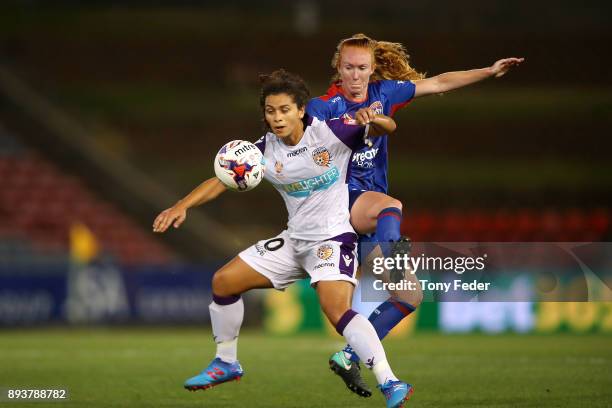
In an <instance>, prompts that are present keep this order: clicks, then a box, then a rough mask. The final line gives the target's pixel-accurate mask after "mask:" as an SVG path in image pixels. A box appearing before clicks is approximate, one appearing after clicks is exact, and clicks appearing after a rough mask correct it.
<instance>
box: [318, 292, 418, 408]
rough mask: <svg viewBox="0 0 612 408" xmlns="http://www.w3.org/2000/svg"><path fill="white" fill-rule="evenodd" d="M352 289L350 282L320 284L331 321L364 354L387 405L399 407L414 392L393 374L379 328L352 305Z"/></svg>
mask: <svg viewBox="0 0 612 408" xmlns="http://www.w3.org/2000/svg"><path fill="white" fill-rule="evenodd" d="M352 292H353V285H352V284H351V283H349V282H345V281H333V282H332V281H320V282H318V283H317V294H318V295H319V302H320V303H321V308H322V309H323V312H324V313H325V315H326V316H327V318H328V319H329V321H330V322H331V323H332V324H333V325H334V326H335V327H336V331H337V332H338V333H339V334H341V335H342V336H344V338H345V339H346V340H347V342H348V343H349V344H350V345H351V346H352V347H353V349H354V350H355V351H356V352H357V353H358V354H359V355H360V356H362V358H363V360H364V363H365V365H366V367H368V368H370V369H371V370H372V372H373V373H374V375H375V376H376V380H377V381H378V384H379V386H378V387H379V388H380V390H381V391H382V392H383V394H384V396H385V399H386V400H387V406H388V407H393V408H396V407H400V406H402V405H403V402H404V401H405V400H406V399H408V398H409V397H410V395H411V394H412V386H411V385H410V384H406V383H404V382H401V381H399V380H398V379H397V377H396V376H395V375H394V374H393V371H392V370H391V367H390V366H389V363H388V362H387V357H386V355H385V350H384V349H383V347H382V344H381V343H380V340H379V339H378V334H377V333H376V330H375V329H374V327H373V326H372V324H371V323H370V322H369V321H368V319H366V318H365V317H364V316H362V315H360V314H358V313H357V312H355V311H354V310H352V309H351V308H350V301H351V297H352ZM342 310H344V312H342Z"/></svg>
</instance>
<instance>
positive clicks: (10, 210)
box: [0, 129, 175, 265]
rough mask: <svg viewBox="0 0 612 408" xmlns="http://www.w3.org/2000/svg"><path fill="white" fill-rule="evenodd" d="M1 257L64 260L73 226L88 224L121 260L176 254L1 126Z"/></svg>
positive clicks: (158, 260)
mask: <svg viewBox="0 0 612 408" xmlns="http://www.w3.org/2000/svg"><path fill="white" fill-rule="evenodd" d="M0 186H1V188H0V262H2V263H5V264H10V265H14V264H19V263H28V264H31V263H32V262H43V263H45V262H46V263H62V262H66V260H67V257H68V255H67V254H68V253H69V247H70V243H69V231H70V228H71V226H73V225H75V224H76V223H80V224H83V225H85V226H87V227H88V228H89V229H90V230H91V232H92V233H93V235H94V236H95V237H96V239H97V240H98V243H99V245H100V247H101V249H102V253H103V254H105V255H106V256H110V257H111V258H113V259H115V260H116V261H117V262H118V263H120V264H127V265H130V264H162V263H167V262H170V261H171V260H173V259H174V258H175V255H173V254H172V252H171V250H169V249H168V248H166V247H165V246H163V245H162V244H160V243H158V242H157V241H156V240H155V239H154V238H153V237H152V236H151V234H150V233H149V232H148V231H144V229H143V228H142V227H140V226H138V225H137V224H135V223H134V222H133V221H132V220H131V219H130V218H128V217H127V216H126V215H124V214H123V213H122V212H121V211H120V210H119V209H117V208H116V207H115V206H113V205H112V204H110V203H108V202H106V201H105V200H104V199H102V198H100V197H97V196H96V194H95V193H94V192H92V191H91V190H89V189H88V188H87V187H86V186H85V185H84V184H83V182H82V181H81V180H80V179H79V178H77V177H75V176H73V175H70V174H68V173H66V172H64V171H62V170H61V169H60V168H58V167H57V166H55V165H54V164H52V163H51V162H50V161H48V160H46V159H45V158H43V157H42V156H41V155H40V154H38V153H36V152H35V151H33V150H30V149H28V148H26V147H25V146H24V145H22V144H21V143H19V141H18V140H17V139H16V138H15V137H14V136H12V135H11V134H10V133H8V132H7V131H6V130H3V129H0Z"/></svg>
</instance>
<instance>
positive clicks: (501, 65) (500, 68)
mask: <svg viewBox="0 0 612 408" xmlns="http://www.w3.org/2000/svg"><path fill="white" fill-rule="evenodd" d="M523 61H525V58H504V59H500V60H499V61H497V62H495V64H493V65H492V66H491V72H492V73H493V75H494V76H495V78H499V77H502V76H504V75H505V74H506V72H508V71H509V70H510V68H512V67H514V66H517V65H520V64H521V63H522V62H523Z"/></svg>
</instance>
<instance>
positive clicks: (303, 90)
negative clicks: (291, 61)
mask: <svg viewBox="0 0 612 408" xmlns="http://www.w3.org/2000/svg"><path fill="white" fill-rule="evenodd" d="M259 82H261V91H260V93H259V106H260V107H261V112H262V115H263V123H264V127H265V128H266V129H268V130H269V126H268V123H267V122H266V117H265V108H266V98H267V97H268V96H269V95H278V94H282V93H284V94H287V95H289V96H290V97H291V99H293V102H295V104H296V105H297V107H298V109H301V108H303V107H304V106H306V103H308V100H310V91H309V90H308V86H307V85H306V82H304V80H303V79H302V78H301V77H300V76H298V75H296V74H293V73H291V72H287V71H285V70H284V69H282V68H281V69H278V70H276V71H274V72H272V73H271V74H262V75H260V76H259Z"/></svg>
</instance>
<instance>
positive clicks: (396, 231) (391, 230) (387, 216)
mask: <svg viewBox="0 0 612 408" xmlns="http://www.w3.org/2000/svg"><path fill="white" fill-rule="evenodd" d="M401 225H402V210H400V209H399V208H395V207H388V208H385V209H383V210H382V211H381V212H380V213H379V214H378V219H377V221H376V240H377V241H378V242H395V241H399V239H400V238H401V237H402V233H401V232H400V227H401ZM381 246H382V247H383V254H384V255H385V256H389V253H387V252H390V251H391V249H390V248H391V245H384V244H383V245H381Z"/></svg>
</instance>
